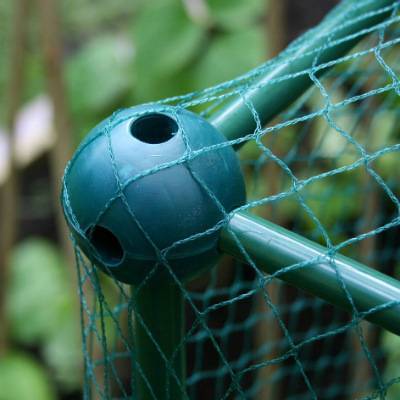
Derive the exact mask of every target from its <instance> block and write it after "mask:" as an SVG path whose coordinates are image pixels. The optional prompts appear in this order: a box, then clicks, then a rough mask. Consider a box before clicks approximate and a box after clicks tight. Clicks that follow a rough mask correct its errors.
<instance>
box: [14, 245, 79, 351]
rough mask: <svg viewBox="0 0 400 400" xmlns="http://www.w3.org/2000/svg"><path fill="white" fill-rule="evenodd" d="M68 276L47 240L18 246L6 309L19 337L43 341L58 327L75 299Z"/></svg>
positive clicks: (56, 253) (59, 256)
mask: <svg viewBox="0 0 400 400" xmlns="http://www.w3.org/2000/svg"><path fill="white" fill-rule="evenodd" d="M68 278H69V275H68V273H67V268H66V266H65V264H64V262H63V259H62V257H61V255H60V253H59V252H58V250H57V248H56V247H55V246H53V245H52V244H51V243H49V242H47V241H46V240H43V239H28V240H25V241H24V242H22V243H21V244H19V245H18V246H16V247H15V249H14V252H13V255H12V259H11V266H10V284H9V287H8V291H7V310H8V315H9V320H10V328H11V331H12V334H13V336H14V337H15V338H16V339H17V340H19V341H21V342H23V343H27V344H31V343H36V342H40V341H43V340H45V339H46V338H47V337H48V336H49V335H50V334H52V332H54V331H55V330H57V329H58V328H59V320H60V318H62V315H61V312H62V309H63V307H64V306H65V304H66V303H70V302H72V290H71V288H70V287H69V285H68Z"/></svg>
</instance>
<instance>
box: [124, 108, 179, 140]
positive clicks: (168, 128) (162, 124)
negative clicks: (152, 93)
mask: <svg viewBox="0 0 400 400" xmlns="http://www.w3.org/2000/svg"><path fill="white" fill-rule="evenodd" d="M178 129H179V128H178V124H177V123H176V121H175V120H174V119H173V118H171V117H169V116H168V115H165V114H158V113H153V114H148V115H144V116H143V117H140V118H138V119H137V120H135V121H133V122H132V124H131V126H130V131H131V134H132V136H134V137H135V138H136V139H138V140H140V141H141V142H145V143H150V144H159V143H164V142H167V141H168V140H170V139H171V138H173V137H174V136H175V135H176V133H177V132H178Z"/></svg>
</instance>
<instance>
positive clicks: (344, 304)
mask: <svg viewBox="0 0 400 400" xmlns="http://www.w3.org/2000/svg"><path fill="white" fill-rule="evenodd" d="M238 242H239V243H240V245H238ZM241 246H242V248H241ZM220 249H221V250H222V251H223V252H225V253H228V254H230V255H232V256H234V257H236V258H238V259H240V260H242V261H244V262H249V259H247V258H246V254H247V255H248V256H249V257H250V259H251V260H252V261H253V262H254V263H255V264H256V265H257V267H259V268H260V269H261V270H262V271H264V272H266V273H268V274H273V273H276V272H277V271H279V270H280V269H282V268H285V267H289V266H292V265H295V264H299V263H303V262H307V261H310V260H313V259H314V260H316V259H317V258H319V259H318V260H316V261H315V262H313V263H311V264H307V265H305V266H303V267H301V266H300V267H299V268H295V269H292V270H291V271H289V272H285V273H283V274H282V275H279V278H280V279H282V280H284V281H286V282H288V283H290V284H292V285H294V286H296V287H297V288H300V289H303V290H305V291H306V292H308V293H311V294H313V295H316V296H318V297H320V298H321V299H324V300H326V301H328V302H329V303H331V304H334V305H337V306H339V307H341V308H344V309H346V310H349V311H352V310H353V307H352V304H351V302H350V301H349V296H348V294H349V295H350V296H351V298H352V300H353V302H354V306H355V307H356V309H357V311H359V312H362V313H366V314H365V319H367V320H368V321H370V322H373V323H375V324H377V325H380V326H382V327H383V328H385V329H387V330H389V331H391V332H393V333H395V334H397V335H400V282H399V281H397V280H396V279H393V278H391V277H389V276H387V275H385V274H382V273H380V272H378V271H375V270H373V269H371V268H368V267H366V266H364V265H362V264H360V263H358V262H356V261H354V260H352V259H350V258H348V257H345V256H342V255H340V254H337V255H335V257H334V263H333V262H329V260H328V259H327V254H328V249H326V248H324V247H323V246H320V245H319V244H316V243H314V242H312V241H310V240H308V239H305V238H304V237H302V236H300V235H297V234H295V233H293V232H290V231H288V230H286V229H284V228H281V227H279V226H277V225H275V224H273V223H271V222H268V221H266V220H264V219H262V218H259V217H255V216H251V215H249V214H247V213H242V212H239V213H237V214H235V215H234V217H233V218H232V219H231V221H230V223H229V225H228V226H227V227H226V228H225V229H224V230H223V231H222V233H221V238H220ZM310 262H311V261H310ZM342 283H344V286H345V288H346V291H347V293H346V291H345V290H344V288H343V285H342ZM385 305H386V306H385ZM374 307H381V308H378V309H377V310H376V312H373V311H375V310H372V309H373V308H374Z"/></svg>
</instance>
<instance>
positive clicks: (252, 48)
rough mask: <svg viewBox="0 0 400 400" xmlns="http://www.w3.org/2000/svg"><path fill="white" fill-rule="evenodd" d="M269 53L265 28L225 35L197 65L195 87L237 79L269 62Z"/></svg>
mask: <svg viewBox="0 0 400 400" xmlns="http://www.w3.org/2000/svg"><path fill="white" fill-rule="evenodd" d="M265 53H266V50H265V41H264V38H263V32H262V29H261V28H257V27H256V28H252V29H247V30H242V31H238V32H233V33H227V34H222V35H220V36H218V37H217V38H216V39H215V40H214V41H213V42H212V43H211V45H210V47H209V48H208V51H207V52H206V54H205V55H204V56H202V58H201V59H200V60H199V62H198V63H197V64H196V65H195V67H194V71H193V73H194V81H195V86H196V87H195V88H196V89H202V88H206V87H207V86H210V85H214V84H217V83H220V82H223V81H226V80H228V79H233V78H235V77H236V76H237V75H239V74H243V73H245V72H247V71H248V70H249V69H251V68H254V67H256V66H257V65H259V64H260V63H261V62H262V61H263V60H264V59H265Z"/></svg>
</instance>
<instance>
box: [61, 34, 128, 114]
mask: <svg viewBox="0 0 400 400" xmlns="http://www.w3.org/2000/svg"><path fill="white" fill-rule="evenodd" d="M132 55H133V49H132V47H131V45H130V43H129V41H127V40H126V39H124V37H122V36H109V35H103V36H99V37H97V38H95V39H93V40H92V41H90V42H89V43H88V44H86V45H85V46H84V47H82V48H81V50H80V51H79V52H78V53H77V54H76V55H75V56H74V57H72V59H71V60H70V61H69V63H68V64H67V69H66V79H67V83H68V88H69V96H70V104H71V108H72V110H73V112H74V113H75V114H78V115H79V114H84V113H95V112H99V111H101V110H103V109H104V108H106V107H108V106H110V105H112V104H113V103H114V102H115V101H117V99H118V98H119V97H121V96H122V95H123V94H124V93H126V92H127V91H128V90H129V89H130V82H131V80H130V75H129V62H130V60H131V58H132Z"/></svg>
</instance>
